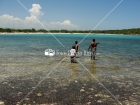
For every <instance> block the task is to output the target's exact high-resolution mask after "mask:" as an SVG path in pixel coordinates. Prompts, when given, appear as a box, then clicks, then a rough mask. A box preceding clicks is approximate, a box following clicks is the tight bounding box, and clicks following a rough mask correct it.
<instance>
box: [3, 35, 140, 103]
mask: <svg viewBox="0 0 140 105" xmlns="http://www.w3.org/2000/svg"><path fill="white" fill-rule="evenodd" d="M54 36H55V37H56V38H57V39H58V40H59V41H60V42H61V43H62V44H63V45H64V47H63V46H61V44H59V42H58V41H56V40H55V38H54V37H52V35H51V34H36V35H32V34H27V35H25V34H24V35H21V34H20V35H17V34H16V35H14V34H7V35H6V34H5V35H0V82H1V84H2V85H1V86H0V93H1V96H0V101H3V102H5V103H6V104H13V105H15V104H23V103H25V104H56V105H59V104H60V105H67V104H68V103H69V104H71V105H81V104H83V105H85V104H91V105H94V104H95V105H97V104H98V105H108V104H112V105H119V104H120V105H121V104H123V105H128V104H130V105H134V104H140V102H139V100H140V36H133V35H102V34H100V35H97V34H93V35H89V36H87V37H86V38H85V39H84V40H83V41H82V42H81V43H80V44H79V55H78V57H77V58H76V61H77V63H74V64H71V63H70V58H69V56H68V55H67V54H68V52H69V50H70V49H71V47H72V45H74V42H75V41H78V42H80V41H81V40H82V39H83V38H84V37H85V36H86V34H62V35H61V34H55V35H54ZM93 38H95V39H96V41H97V42H99V43H100V44H98V46H97V55H96V60H90V55H89V54H87V55H86V54H85V52H87V49H88V47H89V45H90V43H91V42H92V39H93ZM46 49H53V50H55V51H56V52H57V54H56V55H55V56H53V57H50V56H45V54H44V51H45V50H46ZM64 52H65V53H66V55H64ZM31 91H32V92H31ZM9 92H10V93H9ZM28 93H30V94H28ZM27 94H28V95H27ZM26 95H27V96H26Z"/></svg>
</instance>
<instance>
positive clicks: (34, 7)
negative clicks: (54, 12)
mask: <svg viewBox="0 0 140 105" xmlns="http://www.w3.org/2000/svg"><path fill="white" fill-rule="evenodd" d="M40 10H41V6H40V5H39V4H32V8H31V9H29V12H30V13H31V14H32V15H33V16H35V17H36V18H39V17H41V16H43V14H44V13H43V12H41V11H40Z"/></svg>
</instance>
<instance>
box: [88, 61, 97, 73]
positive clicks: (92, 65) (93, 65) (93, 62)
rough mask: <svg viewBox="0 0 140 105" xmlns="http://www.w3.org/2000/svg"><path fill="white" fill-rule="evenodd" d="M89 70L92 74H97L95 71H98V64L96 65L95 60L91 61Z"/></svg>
mask: <svg viewBox="0 0 140 105" xmlns="http://www.w3.org/2000/svg"><path fill="white" fill-rule="evenodd" d="M89 71H90V72H91V73H92V74H95V73H96V72H97V71H96V66H95V61H91V62H90V65H89Z"/></svg>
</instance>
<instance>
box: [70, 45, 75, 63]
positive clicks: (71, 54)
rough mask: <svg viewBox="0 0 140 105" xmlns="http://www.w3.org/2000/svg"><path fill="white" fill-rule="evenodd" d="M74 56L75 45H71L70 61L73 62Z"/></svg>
mask: <svg viewBox="0 0 140 105" xmlns="http://www.w3.org/2000/svg"><path fill="white" fill-rule="evenodd" d="M75 56H76V50H75V47H74V46H72V49H71V50H70V58H71V63H74V57H75Z"/></svg>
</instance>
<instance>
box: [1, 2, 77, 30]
mask: <svg viewBox="0 0 140 105" xmlns="http://www.w3.org/2000/svg"><path fill="white" fill-rule="evenodd" d="M40 10H41V6H40V5H39V4H33V5H32V8H31V9H29V12H30V13H31V14H32V15H31V16H28V17H25V19H20V18H16V17H14V16H10V15H8V14H4V15H2V16H0V27H1V28H15V29H28V28H29V29H31V28H35V29H43V26H42V25H44V26H45V27H46V29H47V30H60V29H67V30H76V29H79V26H77V25H75V24H72V23H71V21H70V20H64V21H63V22H50V23H47V22H40V23H41V24H42V25H41V24H40V23H39V22H38V21H37V20H36V18H37V19H39V18H40V17H41V16H43V14H44V13H43V12H41V11H40ZM35 17H36V18H35Z"/></svg>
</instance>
